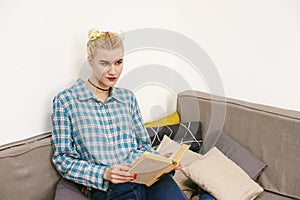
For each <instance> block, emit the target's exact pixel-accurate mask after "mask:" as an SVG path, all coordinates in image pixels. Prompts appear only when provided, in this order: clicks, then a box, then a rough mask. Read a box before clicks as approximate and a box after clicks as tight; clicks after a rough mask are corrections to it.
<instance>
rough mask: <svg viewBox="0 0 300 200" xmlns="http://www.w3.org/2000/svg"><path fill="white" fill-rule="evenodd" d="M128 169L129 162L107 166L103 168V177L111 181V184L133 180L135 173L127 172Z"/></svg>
mask: <svg viewBox="0 0 300 200" xmlns="http://www.w3.org/2000/svg"><path fill="white" fill-rule="evenodd" d="M129 169H130V165H129V164H122V165H114V166H112V167H108V168H106V170H105V173H104V179H105V180H108V181H110V182H112V183H113V184H118V183H125V182H130V181H133V180H134V179H135V178H136V174H131V173H129V172H128V170H129Z"/></svg>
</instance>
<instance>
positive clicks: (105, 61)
mask: <svg viewBox="0 0 300 200" xmlns="http://www.w3.org/2000/svg"><path fill="white" fill-rule="evenodd" d="M118 61H123V58H120V59H118V60H115V61H113V62H118ZM99 62H101V63H109V61H107V60H100V61H99Z"/></svg>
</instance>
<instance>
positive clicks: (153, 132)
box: [147, 121, 202, 152]
mask: <svg viewBox="0 0 300 200" xmlns="http://www.w3.org/2000/svg"><path fill="white" fill-rule="evenodd" d="M147 131H148V134H149V136H150V139H151V141H152V143H151V145H152V147H154V148H156V147H157V146H158V145H159V144H160V142H161V141H162V139H163V137H164V135H167V136H168V137H170V138H171V139H172V140H174V141H176V142H178V143H179V144H190V145H191V147H190V150H192V151H195V152H198V151H199V150H200V148H201V146H202V131H201V122H200V121H192V122H185V123H179V124H174V125H169V126H158V127H148V128H147Z"/></svg>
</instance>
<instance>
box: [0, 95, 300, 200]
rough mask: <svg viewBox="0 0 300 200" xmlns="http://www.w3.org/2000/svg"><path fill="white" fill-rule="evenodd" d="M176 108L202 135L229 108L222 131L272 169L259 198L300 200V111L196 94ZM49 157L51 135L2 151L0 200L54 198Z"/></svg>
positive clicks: (1, 148)
mask: <svg viewBox="0 0 300 200" xmlns="http://www.w3.org/2000/svg"><path fill="white" fill-rule="evenodd" d="M177 104H178V112H179V115H180V118H181V121H182V122H187V121H196V120H200V121H201V122H202V129H203V134H204V136H205V134H206V133H207V132H209V131H213V130H211V129H213V128H218V127H217V126H211V124H213V120H215V119H216V120H220V119H217V118H218V116H219V115H215V114H214V113H215V111H216V110H219V109H221V110H222V109H224V108H225V109H226V115H225V121H224V124H223V125H222V127H221V128H222V130H223V131H225V132H226V133H227V134H229V135H230V136H231V137H233V138H234V139H235V140H237V141H238V142H239V143H240V144H242V145H244V146H245V147H247V148H248V149H250V150H251V151H252V152H253V153H254V154H255V155H257V156H258V157H259V158H260V159H262V160H263V161H264V162H266V163H267V164H268V167H267V168H266V169H265V170H264V171H263V173H262V174H261V175H260V177H259V178H258V183H259V184H260V185H261V186H262V187H263V188H264V189H265V192H264V193H263V194H262V195H260V196H259V197H258V198H257V199H260V200H277V199H300V167H299V166H300V156H299V152H300V112H295V111H290V110H284V109H279V108H274V107H269V106H264V105H259V104H253V103H248V102H243V101H240V100H235V99H226V100H224V99H222V98H218V97H212V96H210V95H209V94H206V93H202V92H198V91H184V92H182V93H180V94H178V102H177ZM212 108H213V109H212ZM216 108H217V109H216ZM217 114H218V113H217ZM221 121H222V120H221ZM51 154H52V149H51V133H45V134H40V135H38V136H35V137H33V138H30V139H27V140H23V141H18V142H14V143H11V144H7V145H3V146H0V180H1V183H2V184H1V186H0V199H1V200H17V199H18V200H19V199H23V200H49V199H53V198H54V192H55V187H56V184H57V182H58V181H59V179H60V176H59V174H58V173H57V172H56V170H55V168H54V166H53V164H52V162H51Z"/></svg>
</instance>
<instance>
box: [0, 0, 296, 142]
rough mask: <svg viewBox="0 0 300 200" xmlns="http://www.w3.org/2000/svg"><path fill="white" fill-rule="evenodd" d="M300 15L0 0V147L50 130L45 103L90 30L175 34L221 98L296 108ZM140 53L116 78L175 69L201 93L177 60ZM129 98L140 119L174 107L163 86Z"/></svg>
mask: <svg viewBox="0 0 300 200" xmlns="http://www.w3.org/2000/svg"><path fill="white" fill-rule="evenodd" d="M299 11H300V2H299V1H297V0H275V1H274V0H272V1H271V0H260V1H259V0H252V1H238V0H228V1H222V0H205V1H204V0H202V1H196V0H190V1H183V0H178V1H172V0H165V1H159V0H153V1H148V3H145V2H141V1H138V0H130V1H104V3H103V1H102V2H100V1H96V0H95V1H79V0H78V1H71V0H65V1H58V0H52V1H38V0H27V1H20V0H19V1H18V0H2V1H1V3H0V13H1V18H0V26H1V33H0V34H1V37H0V44H1V48H0V58H1V59H0V67H1V79H0V81H1V82H0V87H1V99H0V109H1V114H0V120H1V128H0V133H1V134H0V145H1V144H5V143H8V142H12V141H16V140H20V139H25V138H28V137H31V136H34V135H37V134H39V133H43V132H47V131H50V130H51V122H50V115H51V100H52V98H53V96H54V95H55V94H57V92H58V91H60V90H61V89H62V88H65V87H67V86H69V85H71V84H72V83H73V82H74V81H75V80H76V79H77V77H78V76H79V72H80V71H81V68H82V66H83V63H84V62H85V57H86V54H85V45H86V41H87V31H88V30H89V29H91V28H94V27H98V28H102V27H103V28H104V29H110V30H123V31H129V30H134V29H139V28H147V27H149V28H162V29H169V30H174V31H177V32H179V33H182V34H184V35H186V36H188V37H190V38H191V39H193V40H194V41H195V42H197V43H198V44H199V45H200V46H201V47H202V48H203V49H204V50H205V51H206V52H207V54H208V55H209V57H210V58H211V59H212V60H213V62H214V64H215V66H216V68H217V70H218V72H219V74H220V77H221V79H222V81H223V86H224V89H225V94H226V96H229V97H234V98H239V99H243V100H247V101H251V102H257V103H262V104H267V105H273V106H277V107H282V108H287V109H293V110H299V111H300V104H299V102H298V99H300V93H299V92H298V90H297V89H298V85H299V79H297V78H298V77H297V76H298V74H299V69H298V68H299V67H300V59H299V58H298V57H297V56H298V55H297V54H299V52H300V38H299V35H300V14H299V13H300V12H299ZM140 53H143V55H142V56H141V55H140ZM140 53H136V54H132V55H128V56H127V57H128V59H127V61H125V64H126V67H127V68H125V70H124V73H123V75H124V74H126V73H127V72H129V71H130V70H131V69H133V68H135V67H138V65H140V64H136V63H143V64H147V63H150V64H151V63H155V64H163V65H166V66H170V65H173V64H174V68H175V70H177V71H179V73H181V74H183V76H184V77H186V78H187V79H188V81H189V83H190V84H191V86H192V88H194V89H199V90H204V91H206V90H207V87H206V86H205V81H204V80H200V81H195V79H196V78H197V77H196V78H195V77H194V76H195V73H193V72H192V70H187V68H188V67H189V66H188V64H187V63H184V62H183V61H182V60H180V59H179V58H178V57H176V56H172V55H166V54H165V53H162V52H152V53H149V54H148V53H147V52H146V51H145V52H140ZM183 65H186V68H185V70H182V68H181V67H182V66H183ZM172 67H173V66H172ZM198 78H199V77H198ZM200 79H201V78H200ZM155 87H156V88H155ZM156 91H159V95H160V98H158V97H157V96H155V95H157V92H156ZM148 94H151V95H148ZM146 95H147V98H145V96H146ZM137 96H138V99H139V101H140V104H141V107H142V112H143V116H144V118H145V121H147V120H150V119H151V118H152V119H153V118H155V115H156V117H159V116H160V115H161V114H162V112H161V111H157V113H156V114H151V115H150V114H149V111H151V108H153V106H157V105H159V104H161V105H162V106H161V107H160V108H162V109H163V111H166V112H167V113H171V112H172V111H173V110H174V109H175V104H174V102H173V104H168V102H170V103H172V102H171V101H172V100H171V99H174V94H170V91H168V90H166V89H164V88H159V89H158V90H157V86H154V87H152V88H149V87H144V88H142V89H140V90H139V91H137ZM150 96H151V97H154V98H155V99H156V100H157V99H161V101H155V102H153V101H151V98H150ZM142 100H143V101H142ZM145 102H147V103H145ZM151 102H153V103H154V104H155V105H149V104H150V103H151ZM166 102H167V103H166ZM170 105H171V106H170Z"/></svg>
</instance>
